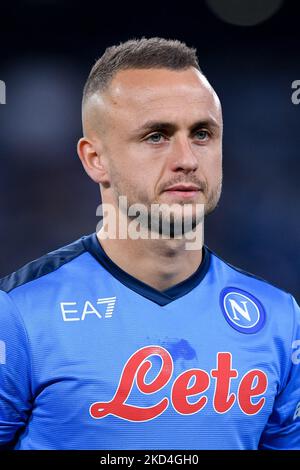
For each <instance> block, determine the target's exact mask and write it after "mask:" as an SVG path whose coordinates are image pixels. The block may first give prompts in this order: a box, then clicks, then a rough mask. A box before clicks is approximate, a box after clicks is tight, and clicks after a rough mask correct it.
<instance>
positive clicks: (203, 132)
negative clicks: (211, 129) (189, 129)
mask: <svg viewBox="0 0 300 470" xmlns="http://www.w3.org/2000/svg"><path fill="white" fill-rule="evenodd" d="M195 136H196V137H197V138H198V140H207V139H208V137H209V133H208V131H206V130H205V129H200V130H199V131H197V132H196V133H195Z"/></svg>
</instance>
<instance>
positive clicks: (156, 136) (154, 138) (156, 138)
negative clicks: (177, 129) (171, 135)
mask: <svg viewBox="0 0 300 470" xmlns="http://www.w3.org/2000/svg"><path fill="white" fill-rule="evenodd" d="M162 138H164V135H163V134H162V133H161V132H154V133H153V134H151V135H149V136H148V137H147V138H146V139H145V140H146V141H148V142H152V143H153V144H159V143H160V142H161V141H162Z"/></svg>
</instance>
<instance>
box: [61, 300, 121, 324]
mask: <svg viewBox="0 0 300 470" xmlns="http://www.w3.org/2000/svg"><path fill="white" fill-rule="evenodd" d="M115 303H116V297H103V298H100V299H98V300H97V302H96V305H97V307H96V306H95V305H94V304H93V303H92V302H91V301H89V300H86V301H85V302H84V303H83V304H80V303H79V302H60V308H61V313H62V318H63V320H64V321H80V320H82V321H84V320H85V319H86V317H87V316H91V315H93V316H94V317H95V316H96V317H97V318H100V319H101V318H111V317H112V315H113V312H114V308H115ZM98 305H100V306H101V307H100V308H99V307H98Z"/></svg>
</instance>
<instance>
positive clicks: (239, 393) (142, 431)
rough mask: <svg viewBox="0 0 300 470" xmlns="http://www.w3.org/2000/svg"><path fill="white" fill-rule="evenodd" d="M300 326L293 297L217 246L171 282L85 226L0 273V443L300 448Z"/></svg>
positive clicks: (18, 445)
mask: <svg viewBox="0 0 300 470" xmlns="http://www.w3.org/2000/svg"><path fill="white" fill-rule="evenodd" d="M157 262H158V263H159V260H158V261H157ZM299 339H300V313H299V307H298V306H297V305H296V302H295V300H294V299H293V298H292V296H291V295H290V294H288V293H285V292H284V291H282V290H280V289H277V288H276V287H274V286H272V285H270V284H269V283H267V282H265V281H263V280H260V279H258V278H256V277H254V276H252V275H250V274H247V273H244V272H242V271H240V270H238V269H236V268H234V267H232V266H231V265H229V264H227V263H225V262H224V261H223V260H221V259H220V258H219V257H218V256H217V255H215V254H214V253H213V252H211V251H210V250H209V249H208V248H207V247H204V248H203V257H202V262H201V264H200V266H199V268H198V269H197V271H196V272H195V273H194V274H192V275H191V276H190V277H189V278H188V279H186V280H185V281H183V282H181V283H179V284H177V285H176V286H173V287H171V288H169V289H167V290H165V291H162V292H160V291H158V290H156V289H154V288H152V287H150V286H148V285H146V284H144V283H143V282H141V281H139V280H137V279H136V278H134V277H132V276H130V275H129V274H127V273H126V272H125V271H123V270H122V269H120V268H119V267H118V266H117V265H116V264H115V263H113V261H112V260H110V258H109V257H108V256H107V255H106V253H105V251H104V250H103V248H102V246H101V244H100V243H99V241H98V238H97V236H96V234H95V233H94V234H91V235H88V236H84V237H82V238H80V239H79V240H77V241H75V242H74V243H72V244H70V245H68V246H66V247H63V248H61V249H59V250H57V251H54V252H51V253H49V254H47V255H45V256H43V257H42V258H40V259H38V260H35V261H33V262H31V263H29V264H28V265H26V266H25V267H23V268H21V269H20V270H18V271H16V272H15V273H13V274H12V275H9V276H7V277H5V278H4V279H2V280H1V281H0V447H1V448H3V449H21V450H27V449H32V450H44V449H49V450H61V449H67V450H75V449H105V450H108V449H116V450H117V449H119V450H120V449H130V450H134V449H185V450H187V449H197V450H198V449H300V418H299V416H300V369H299V367H300V366H299V365H298V364H299V362H300V353H299V345H300V341H299Z"/></svg>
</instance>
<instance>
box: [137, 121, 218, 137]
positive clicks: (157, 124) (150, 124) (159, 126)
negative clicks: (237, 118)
mask: <svg viewBox="0 0 300 470" xmlns="http://www.w3.org/2000/svg"><path fill="white" fill-rule="evenodd" d="M201 127H208V128H215V129H219V128H220V124H219V123H218V122H217V121H216V120H215V119H213V118H207V119H201V120H199V121H197V122H195V123H193V124H192V125H191V126H190V131H192V132H194V131H196V130H197V129H200V128H201ZM177 129H178V126H177V124H175V123H172V122H167V121H147V122H145V123H144V124H143V125H142V126H141V127H139V128H138V129H137V130H136V131H135V134H137V135H140V134H143V133H146V132H153V131H157V130H164V131H167V132H170V133H172V132H175V131H176V130H177Z"/></svg>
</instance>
